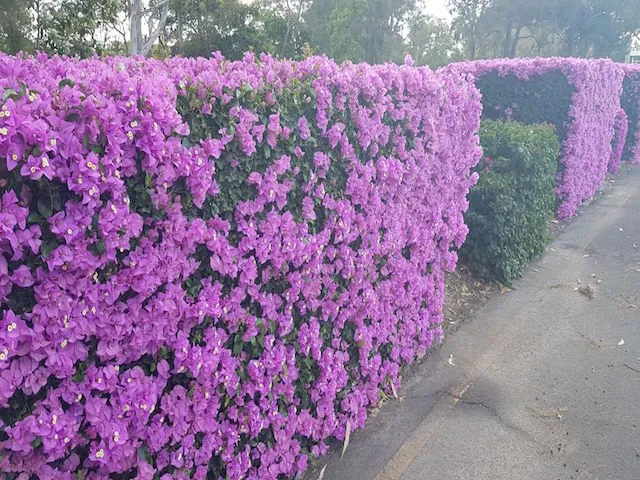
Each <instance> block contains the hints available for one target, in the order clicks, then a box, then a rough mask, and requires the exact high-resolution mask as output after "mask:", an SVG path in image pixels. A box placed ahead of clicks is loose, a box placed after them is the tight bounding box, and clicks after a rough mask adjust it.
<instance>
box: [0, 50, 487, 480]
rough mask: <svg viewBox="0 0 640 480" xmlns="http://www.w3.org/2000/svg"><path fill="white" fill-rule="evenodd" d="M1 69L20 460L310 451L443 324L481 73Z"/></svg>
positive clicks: (94, 462) (7, 320)
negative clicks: (475, 81) (473, 78)
mask: <svg viewBox="0 0 640 480" xmlns="http://www.w3.org/2000/svg"><path fill="white" fill-rule="evenodd" d="M0 81H1V82H2V85H1V86H2V105H1V107H0V164H1V167H0V168H1V169H2V172H1V178H2V183H1V186H0V195H1V197H2V204H1V206H0V300H1V301H2V304H1V305H2V321H1V323H0V328H1V329H2V330H1V331H2V332H3V333H2V335H1V336H0V369H1V370H0V419H1V420H0V421H1V422H2V424H1V425H2V428H1V431H0V470H2V471H3V472H5V474H6V475H8V478H14V477H16V475H17V474H19V473H26V474H27V476H28V475H32V476H33V478H36V477H38V478H42V479H44V478H62V479H77V478H85V479H98V478H140V479H151V478H162V479H169V478H185V479H186V478H196V479H203V478H205V477H207V476H208V478H220V477H221V478H225V477H228V478H231V479H239V478H254V479H269V478H278V477H281V478H284V477H288V476H292V475H295V474H297V473H299V472H302V471H304V470H305V468H306V466H307V462H308V461H309V459H310V458H312V457H315V456H319V455H322V454H323V453H324V452H325V451H326V449H327V446H326V443H325V441H326V440H327V439H329V438H332V437H336V438H338V439H342V438H344V437H345V434H346V431H347V429H351V430H353V429H355V428H360V427H362V426H363V425H364V423H365V419H366V416H367V407H369V406H372V405H375V404H376V403H377V402H378V401H379V399H380V398H381V395H383V393H384V392H386V394H391V393H392V392H393V391H394V389H396V388H398V386H399V376H398V375H399V369H400V368H401V366H402V365H403V364H406V363H409V362H412V361H414V360H415V359H416V358H418V357H420V356H421V355H423V354H424V353H425V350H426V349H427V348H428V347H429V346H430V345H431V344H432V342H433V341H434V340H436V339H438V337H440V336H441V329H440V323H441V321H442V306H443V293H444V292H443V290H444V272H445V271H446V270H452V269H453V268H454V266H455V263H456V259H457V256H456V253H455V248H457V247H459V246H460V245H461V243H462V242H463V240H464V238H465V236H466V234H467V228H466V226H465V225H464V222H463V211H464V210H465V209H466V208H467V200H466V195H467V193H468V191H469V189H470V187H471V186H472V185H473V184H474V182H475V181H476V177H477V176H476V174H473V173H472V168H473V167H474V166H475V165H476V163H477V161H478V160H479V158H480V156H481V154H480V147H479V144H478V138H477V130H478V126H479V118H480V102H479V93H478V91H477V90H476V89H475V87H474V86H473V85H472V83H471V82H470V81H468V80H467V79H466V78H465V77H464V76H461V75H457V74H455V73H446V74H445V73H443V74H440V75H436V74H434V73H433V72H431V71H430V70H428V69H418V68H412V67H410V66H402V67H396V66H379V67H369V66H365V65H360V66H353V65H344V66H343V67H338V66H337V65H336V64H335V63H333V62H332V61H330V60H327V59H325V58H311V59H307V60H305V61H302V62H300V63H291V62H286V61H275V60H273V59H271V58H269V57H261V58H260V59H256V58H254V56H253V55H252V54H247V56H246V57H245V59H244V60H243V61H241V62H235V63H231V62H227V61H225V60H224V59H222V58H220V57H216V56H214V57H212V58H211V59H209V60H204V59H198V60H195V59H191V60H187V59H169V60H167V61H166V62H164V63H162V62H159V61H155V60H147V61H142V60H136V59H118V58H113V59H107V60H106V61H98V60H87V61H75V60H69V59H59V58H51V59H47V58H46V57H39V58H37V59H34V58H13V57H8V56H2V57H0ZM10 472H13V473H10ZM20 478H26V477H23V476H21V477H20Z"/></svg>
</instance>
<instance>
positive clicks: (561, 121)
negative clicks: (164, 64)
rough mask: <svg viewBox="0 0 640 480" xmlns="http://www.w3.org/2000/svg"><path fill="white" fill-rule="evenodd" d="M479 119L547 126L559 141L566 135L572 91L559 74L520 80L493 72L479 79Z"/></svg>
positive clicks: (566, 81)
mask: <svg viewBox="0 0 640 480" xmlns="http://www.w3.org/2000/svg"><path fill="white" fill-rule="evenodd" d="M476 86H477V87H478V89H479V90H480V91H481V92H482V105H483V112H482V115H483V118H485V119H491V120H496V119H501V120H513V121H516V122H521V123H526V124H535V123H551V124H552V125H553V126H554V127H555V129H556V131H557V132H558V137H559V138H560V142H563V141H564V140H565V138H566V136H567V124H568V120H569V118H568V112H569V107H570V105H571V98H572V97H573V91H574V88H573V87H572V86H571V85H569V81H568V80H567V76H566V75H564V74H563V73H561V72H550V73H547V74H545V75H537V76H534V77H531V78H530V79H528V80H522V79H519V78H518V77H516V76H515V75H513V74H509V75H506V76H504V77H502V76H500V75H499V74H498V73H496V72H491V73H487V74H486V75H483V76H482V77H481V78H479V79H478V80H477V82H476Z"/></svg>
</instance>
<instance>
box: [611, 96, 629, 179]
mask: <svg viewBox="0 0 640 480" xmlns="http://www.w3.org/2000/svg"><path fill="white" fill-rule="evenodd" d="M614 131H615V135H614V136H613V142H612V144H611V148H612V150H611V158H610V159H609V167H608V169H609V171H610V172H611V173H616V172H617V171H618V168H619V167H620V161H621V160H622V154H623V153H624V149H625V144H626V141H627V133H628V131H629V119H628V118H627V114H626V112H625V111H624V109H623V108H620V110H618V114H617V115H616V119H615V123H614Z"/></svg>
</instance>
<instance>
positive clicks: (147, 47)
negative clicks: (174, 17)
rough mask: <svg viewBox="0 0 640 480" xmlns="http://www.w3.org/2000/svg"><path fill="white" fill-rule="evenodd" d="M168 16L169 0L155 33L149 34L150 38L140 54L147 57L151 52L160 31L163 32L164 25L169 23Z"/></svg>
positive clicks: (165, 4)
mask: <svg viewBox="0 0 640 480" xmlns="http://www.w3.org/2000/svg"><path fill="white" fill-rule="evenodd" d="M167 18H169V2H167V1H166V2H165V3H164V11H163V12H162V17H161V18H160V21H159V22H158V26H157V27H156V29H155V30H154V31H153V33H151V35H149V39H148V40H147V41H146V42H145V44H144V46H143V47H142V49H141V50H140V55H143V56H145V57H146V56H147V55H148V54H149V52H150V51H151V47H153V44H154V43H155V42H156V40H157V39H158V37H159V36H160V33H161V32H162V29H163V28H164V25H165V24H166V23H167Z"/></svg>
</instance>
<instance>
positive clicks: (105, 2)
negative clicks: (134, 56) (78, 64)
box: [31, 0, 122, 57]
mask: <svg viewBox="0 0 640 480" xmlns="http://www.w3.org/2000/svg"><path fill="white" fill-rule="evenodd" d="M121 6H122V4H121V2H120V1H119V0H61V1H52V0H37V1H33V2H32V8H31V10H32V15H33V17H34V20H35V30H36V31H35V35H34V36H35V42H34V45H33V46H34V48H35V49H36V50H42V51H45V52H50V53H57V54H60V55H63V54H64V55H78V56H80V57H89V56H91V55H94V54H102V53H104V51H105V49H106V48H107V46H108V43H109V42H108V40H107V37H108V35H109V34H110V33H112V28H113V26H114V25H115V23H116V20H117V18H118V15H119V13H120V12H121Z"/></svg>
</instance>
